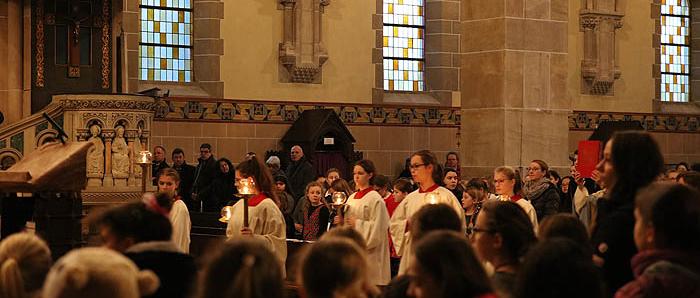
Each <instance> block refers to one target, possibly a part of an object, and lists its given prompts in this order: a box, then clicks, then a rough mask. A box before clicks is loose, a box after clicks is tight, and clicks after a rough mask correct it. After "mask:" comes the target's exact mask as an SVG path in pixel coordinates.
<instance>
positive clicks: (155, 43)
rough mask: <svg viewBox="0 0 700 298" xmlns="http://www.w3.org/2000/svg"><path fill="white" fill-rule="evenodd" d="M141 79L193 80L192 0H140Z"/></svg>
mask: <svg viewBox="0 0 700 298" xmlns="http://www.w3.org/2000/svg"><path fill="white" fill-rule="evenodd" d="M139 8H140V9H141V40H140V42H139V60H140V69H139V71H140V74H139V78H140V79H141V80H148V81H168V82H191V81H192V0H141V4H140V5H139Z"/></svg>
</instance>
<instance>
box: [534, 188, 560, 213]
mask: <svg viewBox="0 0 700 298" xmlns="http://www.w3.org/2000/svg"><path fill="white" fill-rule="evenodd" d="M529 199H530V203H532V207H535V212H536V213H537V222H542V219H544V218H545V217H547V216H550V215H553V214H557V213H558V212H559V201H560V198H559V192H558V191H557V186H556V185H554V184H552V183H549V188H547V189H546V190H545V191H543V192H542V193H541V194H540V195H539V196H537V197H534V198H529Z"/></svg>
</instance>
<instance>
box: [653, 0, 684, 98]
mask: <svg viewBox="0 0 700 298" xmlns="http://www.w3.org/2000/svg"><path fill="white" fill-rule="evenodd" d="M689 53H690V7H689V6H688V0H661V63H660V64H661V101H672V102H687V101H688V98H689V96H688V94H689V93H690V92H689V91H690V55H689Z"/></svg>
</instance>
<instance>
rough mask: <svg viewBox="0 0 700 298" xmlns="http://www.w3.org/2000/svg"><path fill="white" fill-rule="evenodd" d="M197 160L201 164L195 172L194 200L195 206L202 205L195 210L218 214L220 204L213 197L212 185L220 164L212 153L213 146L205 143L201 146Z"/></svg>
mask: <svg viewBox="0 0 700 298" xmlns="http://www.w3.org/2000/svg"><path fill="white" fill-rule="evenodd" d="M197 160H198V161H199V164H197V168H196V169H195V172H194V186H193V188H192V200H193V201H194V202H195V205H196V204H197V203H200V204H201V205H200V206H196V207H195V208H194V210H200V211H205V212H218V211H219V210H217V208H216V206H218V203H217V202H215V201H214V200H213V199H214V198H213V196H212V195H211V191H212V189H211V185H212V182H213V181H214V178H215V177H216V175H217V172H218V169H219V166H218V165H219V163H218V162H217V161H216V158H214V155H213V154H212V152H211V145H209V144H207V143H204V144H202V145H201V146H199V158H198V159H197Z"/></svg>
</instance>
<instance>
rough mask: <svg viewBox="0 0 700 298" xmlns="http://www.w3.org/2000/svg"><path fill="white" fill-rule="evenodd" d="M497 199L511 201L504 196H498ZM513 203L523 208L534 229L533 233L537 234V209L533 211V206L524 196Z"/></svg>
mask: <svg viewBox="0 0 700 298" xmlns="http://www.w3.org/2000/svg"><path fill="white" fill-rule="evenodd" d="M498 199H499V200H501V201H511V200H510V198H508V197H506V196H499V197H498ZM511 202H512V201H511ZM515 203H516V204H518V206H520V208H523V211H525V214H527V217H528V218H529V219H530V222H531V223H532V228H533V229H534V230H535V235H537V227H538V225H539V224H538V222H537V211H535V207H534V206H532V203H530V201H528V200H526V199H524V198H521V199H519V200H517V201H515Z"/></svg>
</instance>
